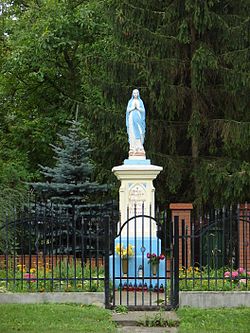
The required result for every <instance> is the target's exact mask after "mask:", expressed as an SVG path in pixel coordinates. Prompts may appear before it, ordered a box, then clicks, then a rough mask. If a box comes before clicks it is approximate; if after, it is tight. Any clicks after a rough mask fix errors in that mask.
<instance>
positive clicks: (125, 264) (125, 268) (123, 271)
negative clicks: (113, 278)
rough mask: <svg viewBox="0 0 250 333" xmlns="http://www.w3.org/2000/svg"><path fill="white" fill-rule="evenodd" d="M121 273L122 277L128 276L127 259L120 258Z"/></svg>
mask: <svg viewBox="0 0 250 333" xmlns="http://www.w3.org/2000/svg"><path fill="white" fill-rule="evenodd" d="M122 273H123V276H125V277H126V276H127V275H128V259H127V258H122Z"/></svg>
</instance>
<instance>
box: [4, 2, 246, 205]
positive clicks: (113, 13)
mask: <svg viewBox="0 0 250 333" xmlns="http://www.w3.org/2000/svg"><path fill="white" fill-rule="evenodd" d="M247 10H248V4H247V2H246V1H244V0H237V1H236V0H234V1H227V0H223V1H219V0H197V1H193V0H186V1H170V0H165V1H147V0H139V1H137V2H134V1H132V0H102V1H97V0H88V1H77V0H72V1H71V0H65V1H54V0H53V1H51V0H45V1H33V0H31V1H5V2H4V3H3V4H2V5H1V13H0V19H1V24H0V52H1V57H0V58H1V59H0V117H1V120H2V121H1V124H0V157H2V159H3V163H4V164H3V165H1V168H0V170H1V169H2V170H3V171H0V184H1V181H2V182H7V183H11V186H13V183H14V182H15V183H16V182H17V181H18V179H19V180H21V181H22V180H24V178H26V180H28V181H32V180H33V179H38V178H39V174H38V172H37V171H38V165H39V164H41V165H45V164H47V165H48V166H49V167H52V168H53V166H54V163H53V158H52V157H53V151H52V149H51V147H50V145H49V144H50V143H51V142H54V144H55V145H57V143H58V137H57V133H58V132H60V133H65V131H66V125H65V124H66V120H67V119H71V118H72V115H73V113H74V112H75V107H76V105H78V108H79V120H80V121H81V122H82V123H83V126H84V129H85V130H86V132H87V133H88V136H89V140H90V142H91V146H92V147H95V148H96V149H95V150H94V151H93V159H94V160H95V161H96V168H95V170H94V176H95V179H97V181H99V182H100V183H106V182H108V183H113V182H115V181H116V180H115V178H114V176H113V174H112V173H111V169H112V167H113V166H114V165H117V164H120V163H122V161H123V160H124V158H126V155H127V151H128V143H127V135H126V130H125V108H126V103H127V101H128V99H129V97H130V95H131V90H132V89H133V88H134V87H138V88H139V89H140V93H141V96H142V98H143V100H144V103H145V106H146V111H147V133H146V141H145V148H146V152H147V155H148V158H151V159H152V161H153V162H154V163H155V164H156V163H157V164H159V165H162V166H163V168H164V173H162V174H161V175H160V178H159V179H158V182H157V189H158V201H159V202H160V203H162V204H163V205H165V204H166V203H167V202H170V201H176V200H178V201H192V202H195V203H197V204H202V203H206V202H208V201H209V202H211V201H213V202H216V203H218V198H219V199H220V200H221V201H226V200H229V201H234V200H237V201H238V200H243V201H245V200H249V191H248V190H247V186H248V181H247V177H248V176H247V175H248V169H249V167H248V164H249V163H250V160H249V156H250V154H249V153H250V151H249V144H248V142H249V133H250V131H249V123H250V117H249V112H248V109H249V101H248V95H249V87H250V75H249V72H250V71H249V69H250V67H249V60H248V58H249V24H250V19H249V16H248V15H247ZM211 165H212V168H211V167H210V166H211ZM5 166H7V167H5ZM12 166H14V167H12ZM11 169H12V170H14V174H15V180H14V181H12V179H11V171H9V170H11ZM214 170H217V175H215V174H214ZM5 173H6V174H5ZM204 173H205V174H204ZM226 174H229V176H230V177H229V178H227V177H226V176H225V175H226ZM206 180H207V181H206ZM2 184H3V183H2ZM18 184H19V181H18ZM221 184H223V187H221ZM222 189H223V190H222ZM232 189H233V191H232Z"/></svg>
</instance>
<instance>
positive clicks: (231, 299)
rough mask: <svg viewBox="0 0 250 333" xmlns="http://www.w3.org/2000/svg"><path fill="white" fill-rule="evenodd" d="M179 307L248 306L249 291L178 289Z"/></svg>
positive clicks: (249, 300) (249, 302)
mask: <svg viewBox="0 0 250 333" xmlns="http://www.w3.org/2000/svg"><path fill="white" fill-rule="evenodd" d="M179 300H180V302H179V307H180V308H181V307H184V306H190V307H195V308H232V307H239V306H246V307H250V291H180V294H179Z"/></svg>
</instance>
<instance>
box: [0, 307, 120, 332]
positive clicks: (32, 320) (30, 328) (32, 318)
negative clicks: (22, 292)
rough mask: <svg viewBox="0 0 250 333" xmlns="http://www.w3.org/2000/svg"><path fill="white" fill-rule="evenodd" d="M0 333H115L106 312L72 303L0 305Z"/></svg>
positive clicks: (109, 316) (108, 314) (109, 315)
mask: <svg viewBox="0 0 250 333" xmlns="http://www.w3.org/2000/svg"><path fill="white" fill-rule="evenodd" d="M0 314H1V320H0V332H1V333H11V332H19V333H45V332H46V333H58V332H60V333H73V332H82V333H85V332H86V333H87V332H93V333H99V332H100V333H105V332H107V333H112V332H116V329H115V325H114V323H113V322H112V320H111V314H110V313H109V311H107V310H105V309H102V308H98V307H95V306H83V305H76V304H25V305H24V304H0Z"/></svg>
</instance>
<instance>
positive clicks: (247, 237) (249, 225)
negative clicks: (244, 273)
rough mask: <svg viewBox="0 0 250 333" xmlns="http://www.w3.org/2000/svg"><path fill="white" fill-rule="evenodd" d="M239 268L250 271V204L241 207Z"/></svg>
mask: <svg viewBox="0 0 250 333" xmlns="http://www.w3.org/2000/svg"><path fill="white" fill-rule="evenodd" d="M238 223H239V245H238V246H239V250H238V251H239V267H243V268H245V270H249V269H250V204H249V203H245V204H240V206H239V221H238Z"/></svg>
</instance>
